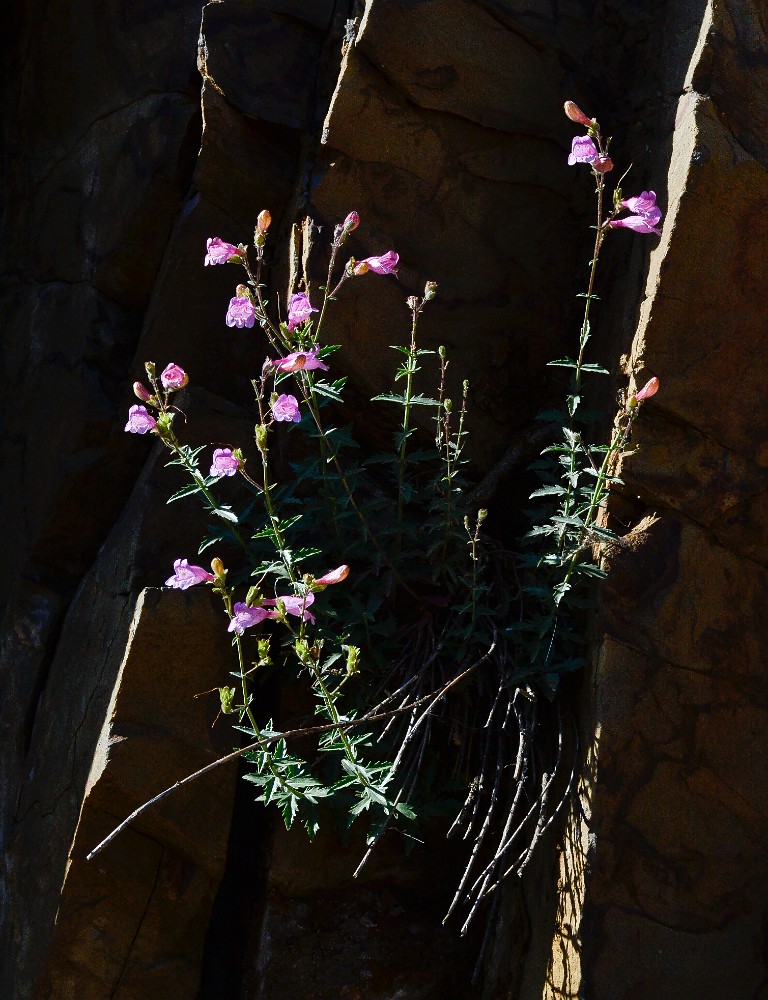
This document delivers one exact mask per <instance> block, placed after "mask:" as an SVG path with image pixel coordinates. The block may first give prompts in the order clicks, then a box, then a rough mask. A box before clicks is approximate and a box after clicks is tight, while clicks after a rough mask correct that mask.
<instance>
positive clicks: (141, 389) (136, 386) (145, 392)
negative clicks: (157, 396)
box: [133, 382, 152, 403]
mask: <svg viewBox="0 0 768 1000" xmlns="http://www.w3.org/2000/svg"><path fill="white" fill-rule="evenodd" d="M133 394H134V396H138V398H139V399H143V400H144V402H145V403H146V402H147V400H149V399H152V393H151V392H150V391H149V389H147V387H146V386H145V385H142V383H141V382H134V383H133Z"/></svg>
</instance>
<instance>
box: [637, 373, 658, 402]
mask: <svg viewBox="0 0 768 1000" xmlns="http://www.w3.org/2000/svg"><path fill="white" fill-rule="evenodd" d="M658 391H659V380H658V379H657V378H656V376H655V375H654V377H653V378H652V379H649V380H648V381H647V382H646V383H645V385H644V386H643V388H642V389H641V390H640V391H639V392H636V393H635V399H636V400H638V401H640V400H643V399H650V398H651V396H655V395H656V393H657V392H658Z"/></svg>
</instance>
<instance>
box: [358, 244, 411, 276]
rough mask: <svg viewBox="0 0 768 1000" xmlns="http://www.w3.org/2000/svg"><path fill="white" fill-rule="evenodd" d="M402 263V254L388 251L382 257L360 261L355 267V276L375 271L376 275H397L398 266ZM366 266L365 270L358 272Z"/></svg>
mask: <svg viewBox="0 0 768 1000" xmlns="http://www.w3.org/2000/svg"><path fill="white" fill-rule="evenodd" d="M399 261H400V254H397V253H395V251H394V250H387V252H386V253H385V254H382V255H381V257H366V258H365V260H361V261H358V263H357V265H356V266H355V269H354V271H355V274H365V272H366V271H374V272H375V273H376V274H395V275H396V274H397V265H398V263H399ZM362 264H365V269H364V270H362V269H361V270H360V271H358V268H359V267H360V266H361V265H362Z"/></svg>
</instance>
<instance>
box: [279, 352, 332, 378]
mask: <svg viewBox="0 0 768 1000" xmlns="http://www.w3.org/2000/svg"><path fill="white" fill-rule="evenodd" d="M317 353H318V349H317V348H316V347H313V348H312V350H311V351H294V352H293V354H287V355H286V356H285V357H284V358H279V359H278V360H277V361H273V362H272V364H273V366H274V367H275V368H276V369H277V370H278V371H279V372H297V371H301V369H304V370H305V371H308V372H311V371H313V369H315V368H322V369H323V371H325V372H327V371H328V365H326V364H323V362H322V361H321V360H320V359H319V358H318V356H317Z"/></svg>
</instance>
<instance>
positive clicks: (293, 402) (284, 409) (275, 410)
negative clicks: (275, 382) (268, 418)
mask: <svg viewBox="0 0 768 1000" xmlns="http://www.w3.org/2000/svg"><path fill="white" fill-rule="evenodd" d="M272 416H273V417H274V418H275V420H286V421H292V422H293V423H295V424H297V423H298V422H299V421H300V420H301V413H300V411H299V401H298V400H297V399H296V397H295V396H290V395H288V394H287V393H283V395H282V396H278V397H277V399H276V400H275V401H274V403H273V404H272Z"/></svg>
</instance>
